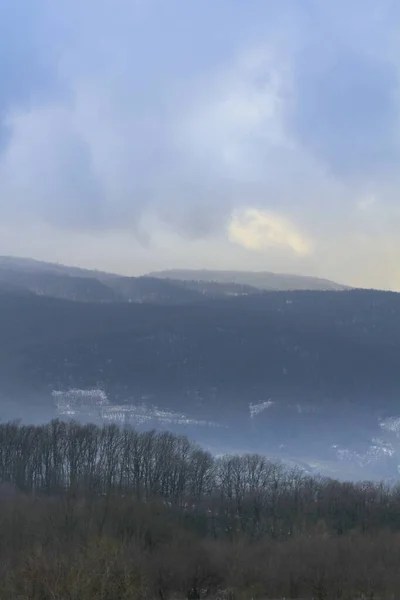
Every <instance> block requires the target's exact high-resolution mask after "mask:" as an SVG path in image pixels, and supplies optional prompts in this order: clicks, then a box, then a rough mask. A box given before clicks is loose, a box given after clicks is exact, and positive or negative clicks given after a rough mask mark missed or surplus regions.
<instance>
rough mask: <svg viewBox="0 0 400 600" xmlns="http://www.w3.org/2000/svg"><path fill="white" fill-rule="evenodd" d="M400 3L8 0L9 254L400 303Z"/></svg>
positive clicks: (4, 220) (5, 158)
mask: <svg viewBox="0 0 400 600" xmlns="http://www.w3.org/2000/svg"><path fill="white" fill-rule="evenodd" d="M399 28H400V4H399V3H398V2H395V1H389V0H380V1H379V2H376V1H371V0H363V1H361V0H349V1H347V2H344V1H342V0H336V1H335V2H329V1H323V0H297V1H295V0H279V1H278V0H269V1H268V0H263V1H261V0H252V1H251V2H244V0H229V1H228V0H218V1H215V0H213V1H211V0H185V1H184V0H169V1H168V2H165V1H163V0H131V1H128V0H97V1H96V2H95V1H94V0H86V2H81V1H78V0H69V1H68V2H67V1H66V0H60V1H59V2H54V1H50V0H29V1H28V0H23V1H22V0H13V2H7V1H6V0H0V81H1V85H0V211H1V212H0V215H1V219H0V253H2V254H18V255H30V256H33V257H36V258H42V259H49V260H59V261H62V262H66V263H72V264H80V265H83V266H89V267H98V268H104V269H112V270H117V271H120V272H124V273H131V274H136V273H141V272H145V271H147V270H150V269H158V268H168V267H179V266H180V267H195V268H200V267H208V268H210V267H215V268H242V269H257V270H259V269H266V270H274V271H289V272H295V273H305V274H314V275H319V276H325V277H331V278H334V279H337V280H341V281H343V282H346V283H350V284H354V285H362V286H377V287H383V288H392V289H400V236H399V235H398V232H399V231H400V202H399V199H398V191H399V183H400V174H399V169H398V165H399V160H400V127H399V126H400V120H399V117H400V96H399V76H400V35H399V33H400V31H399Z"/></svg>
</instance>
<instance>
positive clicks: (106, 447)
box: [0, 421, 400, 600]
mask: <svg viewBox="0 0 400 600" xmlns="http://www.w3.org/2000/svg"><path fill="white" fill-rule="evenodd" d="M0 481H1V485H0V599H3V598H4V599H7V600H12V599H14V598H15V599H17V598H18V599H21V600H22V599H23V598H24V599H25V598H26V599H28V598H29V599H30V598H32V599H33V600H36V599H40V600H47V599H48V600H50V599H53V600H54V599H58V600H65V599H71V600H78V599H79V600H86V599H96V600H97V599H98V600H124V599H126V600H128V599H135V598H137V599H143V600H145V599H148V600H151V599H155V598H158V600H167V599H168V598H185V597H187V595H188V592H189V590H190V594H189V595H191V597H192V598H197V597H200V596H206V597H209V598H217V597H219V598H225V599H229V600H245V599H246V600H250V599H251V598H253V599H256V598H259V599H262V598H282V597H286V598H314V599H318V600H322V599H334V598H335V599H336V598H341V599H343V600H345V599H350V598H356V597H361V596H362V595H364V597H366V598H370V599H372V598H378V597H393V598H395V597H399V596H400V571H399V569H398V565H399V561H400V488H399V487H397V486H389V485H386V484H383V483H381V484H373V483H339V482H337V481H333V480H329V479H324V478H319V477H310V476H308V475H306V474H304V473H303V472H302V471H301V470H300V469H291V468H290V469H289V468H286V467H285V466H284V465H282V464H280V463H278V462H273V461H270V460H268V459H267V458H265V457H262V456H257V455H248V456H224V457H221V458H213V457H212V456H211V455H210V454H209V453H208V452H205V451H204V450H202V449H201V448H199V447H198V446H197V445H196V444H193V443H191V442H190V441H189V440H188V439H187V438H185V437H178V436H175V435H172V434H170V433H164V432H163V433H156V432H154V431H151V432H147V433H138V432H136V431H135V430H133V429H129V428H126V429H119V428H118V427H116V426H114V425H108V426H104V427H97V426H95V425H81V424H78V423H76V422H70V423H65V422H61V421H52V422H51V423H49V424H46V425H42V426H21V425H19V424H18V423H8V424H4V425H1V426H0ZM391 594H392V596H390V595H391Z"/></svg>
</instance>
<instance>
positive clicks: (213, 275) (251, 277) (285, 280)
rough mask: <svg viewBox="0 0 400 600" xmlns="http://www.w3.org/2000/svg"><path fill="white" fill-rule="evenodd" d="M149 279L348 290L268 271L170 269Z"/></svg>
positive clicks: (263, 288) (152, 274)
mask: <svg viewBox="0 0 400 600" xmlns="http://www.w3.org/2000/svg"><path fill="white" fill-rule="evenodd" d="M149 275H150V277H158V278H160V279H172V280H174V281H207V282H215V283H220V284H229V283H235V284H238V285H248V286H253V287H256V288H258V289H260V290H268V291H276V290H280V291H285V290H324V291H329V290H332V291H335V290H336V291H339V290H344V289H349V288H348V286H344V285H341V284H338V283H335V282H334V281H329V280H328V279H319V278H317V277H306V276H304V275H303V276H302V275H287V274H283V273H270V272H268V271H258V272H254V271H209V270H206V269H204V270H190V269H171V270H169V271H154V272H152V273H150V274H149Z"/></svg>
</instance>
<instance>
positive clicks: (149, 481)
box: [0, 420, 400, 540]
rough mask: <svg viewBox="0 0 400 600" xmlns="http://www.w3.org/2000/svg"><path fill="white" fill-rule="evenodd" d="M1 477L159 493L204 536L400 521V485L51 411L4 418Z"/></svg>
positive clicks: (51, 489)
mask: <svg viewBox="0 0 400 600" xmlns="http://www.w3.org/2000/svg"><path fill="white" fill-rule="evenodd" d="M0 482H2V483H7V484H12V485H14V486H15V487H16V488H17V489H18V490H20V491H21V492H24V493H27V494H32V495H47V496H54V495H57V494H59V493H62V492H65V491H67V490H68V491H69V492H72V493H75V494H78V495H81V496H82V495H86V496H87V495H94V496H96V495H97V496H100V495H104V496H107V497H108V496H110V495H112V494H118V495H121V496H128V497H130V498H134V499H137V500H143V501H149V500H150V499H155V498H158V499H161V500H162V501H163V502H164V503H166V504H167V505H168V506H170V507H172V508H173V509H174V510H175V511H181V512H182V514H185V519H186V521H187V522H189V521H190V522H191V524H192V526H193V527H194V528H196V530H197V531H198V532H199V533H201V534H202V535H206V536H211V537H213V538H217V537H229V538H232V539H233V538H237V537H238V536H243V535H245V536H247V537H248V538H250V539H252V540H256V539H261V538H263V537H264V536H266V535H268V536H270V537H271V538H277V539H278V538H279V539H286V538H289V537H290V536H292V535H293V534H294V533H298V532H307V531H309V529H310V527H314V526H315V525H316V524H317V523H320V522H321V521H324V523H325V525H326V527H327V530H328V531H329V532H333V533H338V534H341V533H344V532H346V531H352V530H355V529H358V530H360V531H361V532H374V531H377V530H380V529H382V528H389V529H391V530H400V487H398V486H389V485H386V484H383V483H379V484H376V483H371V482H365V483H339V482H337V481H333V480H330V479H324V478H321V477H311V476H309V475H306V474H305V473H304V472H303V471H301V470H300V469H298V468H290V469H289V468H286V467H284V466H283V465H282V464H281V463H279V462H274V461H270V460H268V459H267V458H265V457H264V456H259V455H245V456H235V455H233V456H231V455H227V456H224V457H222V458H217V459H214V458H213V457H212V455H211V454H210V453H208V452H205V451H204V450H202V449H201V448H200V447H199V446H197V445H196V444H194V443H192V442H190V441H189V440H188V439H187V438H186V437H183V436H177V435H174V434H172V433H169V432H162V433H156V432H155V431H149V432H145V433H139V432H137V431H136V430H134V429H132V428H118V427H117V426H116V425H105V426H103V427H99V426H96V425H92V424H89V425H82V424H79V423H77V422H74V421H71V422H63V421H59V420H53V421H51V422H50V423H48V424H45V425H41V426H26V425H20V424H18V423H7V424H3V425H0Z"/></svg>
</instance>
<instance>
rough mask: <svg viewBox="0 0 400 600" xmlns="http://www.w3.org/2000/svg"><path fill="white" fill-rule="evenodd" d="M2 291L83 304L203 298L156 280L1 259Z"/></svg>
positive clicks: (191, 290) (177, 301) (0, 276)
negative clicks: (29, 293) (12, 291)
mask: <svg viewBox="0 0 400 600" xmlns="http://www.w3.org/2000/svg"><path fill="white" fill-rule="evenodd" d="M0 290H3V291H7V290H8V291H11V290H14V291H21V292H22V291H23V292H31V293H33V294H36V295H38V296H49V297H52V298H59V299H64V300H76V301H80V302H135V303H141V302H155V303H161V304H181V303H188V302H193V301H195V300H196V299H199V298H201V295H200V293H199V292H196V290H194V289H190V288H189V287H188V286H185V285H182V284H181V283H180V282H178V283H177V284H174V283H172V282H170V281H163V280H160V279H157V278H155V277H123V276H120V275H115V274H112V273H105V272H102V271H91V270H88V269H80V268H78V267H69V266H65V265H60V264H54V263H46V262H42V261H37V260H33V259H27V258H14V257H4V256H3V257H0Z"/></svg>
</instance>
